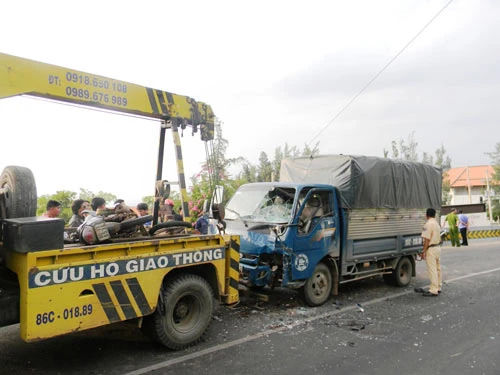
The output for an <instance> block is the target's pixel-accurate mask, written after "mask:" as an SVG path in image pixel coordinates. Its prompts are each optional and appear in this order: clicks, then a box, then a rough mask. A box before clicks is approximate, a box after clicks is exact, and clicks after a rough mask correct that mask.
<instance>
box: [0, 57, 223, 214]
mask: <svg viewBox="0 0 500 375" xmlns="http://www.w3.org/2000/svg"><path fill="white" fill-rule="evenodd" d="M18 95H29V96H34V97H41V98H47V99H52V100H55V101H60V102H68V103H73V104H77V105H82V106H85V107H91V108H102V109H105V110H109V111H113V112H119V113H126V114H131V115H135V116H139V117H145V118H153V119H158V120H160V121H161V122H162V126H161V133H160V148H159V153H158V169H157V181H160V180H161V179H162V169H163V148H164V140H165V130H166V129H167V128H171V129H172V132H173V138H174V143H175V152H176V158H177V169H178V175H179V176H178V177H179V186H180V190H181V198H182V204H183V212H184V213H185V216H186V217H187V215H188V213H189V210H188V207H187V193H186V183H185V177H184V170H183V168H184V167H183V163H182V151H181V147H180V138H179V134H178V128H179V127H180V128H181V129H184V128H185V127H186V126H191V127H192V128H193V133H195V132H197V131H198V129H199V130H200V135H201V140H202V141H210V140H212V139H213V138H214V122H215V115H214V113H213V111H212V108H211V107H210V106H209V105H207V104H205V103H202V102H197V101H195V100H194V99H192V98H190V97H188V96H183V95H177V94H173V93H170V92H167V91H162V90H157V89H153V88H150V87H145V86H140V85H136V84H133V83H129V82H124V81H120V80H117V79H113V78H107V77H103V76H99V75H95V74H90V73H85V72H81V71H78V70H74V69H68V68H64V67H60V66H56V65H50V64H46V63H42V62H38V61H33V60H29V59H25V58H21V57H17V56H12V55H8V54H4V53H0V99H2V98H8V97H12V96H18ZM158 207H159V202H158V201H156V203H155V208H154V217H155V219H154V221H155V223H156V221H157V213H158Z"/></svg>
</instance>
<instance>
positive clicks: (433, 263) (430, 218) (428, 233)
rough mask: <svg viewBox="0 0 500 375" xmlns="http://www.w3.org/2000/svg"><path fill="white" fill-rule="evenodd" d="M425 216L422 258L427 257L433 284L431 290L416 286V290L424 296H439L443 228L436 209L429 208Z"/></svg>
mask: <svg viewBox="0 0 500 375" xmlns="http://www.w3.org/2000/svg"><path fill="white" fill-rule="evenodd" d="M425 216H426V218H427V221H426V223H425V224H424V230H423V231H422V238H423V239H424V248H423V250H422V259H425V262H426V264H427V273H428V275H429V279H430V282H431V285H430V287H429V290H427V291H426V290H424V289H422V288H415V292H417V293H422V295H423V296H424V297H437V295H438V294H439V293H441V286H442V278H441V234H440V232H441V228H440V227H439V223H438V222H437V221H436V210H435V209H434V208H428V209H427V211H426V213H425Z"/></svg>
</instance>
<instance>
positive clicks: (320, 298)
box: [302, 263, 332, 306]
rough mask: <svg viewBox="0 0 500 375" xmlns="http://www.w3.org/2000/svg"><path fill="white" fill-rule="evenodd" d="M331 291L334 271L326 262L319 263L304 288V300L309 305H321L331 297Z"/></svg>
mask: <svg viewBox="0 0 500 375" xmlns="http://www.w3.org/2000/svg"><path fill="white" fill-rule="evenodd" d="M331 291H332V273H331V272H330V269H329V268H328V266H327V265H326V264H324V263H318V265H317V266H316V269H315V270H314V272H313V274H312V276H311V277H310V278H309V279H308V280H307V281H306V283H305V285H304V286H303V288H302V293H303V294H304V300H305V301H306V303H307V305H309V306H320V305H322V304H324V303H325V302H326V300H327V299H328V298H329V297H330V293H331Z"/></svg>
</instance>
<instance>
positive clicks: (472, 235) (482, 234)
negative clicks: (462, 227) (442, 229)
mask: <svg viewBox="0 0 500 375" xmlns="http://www.w3.org/2000/svg"><path fill="white" fill-rule="evenodd" d="M493 237H500V229H491V230H470V231H468V232H467V238H468V239H476V240H478V239H482V238H493ZM458 238H460V239H462V236H461V235H460V232H458ZM443 239H444V240H448V241H450V234H449V233H447V234H446V237H444V238H443Z"/></svg>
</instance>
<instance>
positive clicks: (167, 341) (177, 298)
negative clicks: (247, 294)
mask: <svg viewBox="0 0 500 375" xmlns="http://www.w3.org/2000/svg"><path fill="white" fill-rule="evenodd" d="M213 300H214V298H213V293H212V288H211V287H210V284H208V282H207V281H206V280H205V279H203V278H202V277H200V276H198V275H190V274H185V275H181V276H179V277H177V278H175V279H173V280H171V281H169V282H168V284H167V286H166V287H165V288H164V290H163V295H162V296H160V299H159V301H158V306H157V308H156V311H155V312H154V313H153V315H150V316H148V317H146V318H145V319H144V322H143V325H142V329H143V332H144V333H145V334H146V336H148V337H150V338H151V339H153V340H154V341H156V342H158V343H160V344H162V345H164V346H166V347H167V348H169V349H173V350H179V349H182V348H185V347H187V346H189V345H192V344H195V343H197V342H198V341H200V340H201V339H202V336H203V334H204V333H205V332H206V330H207V329H208V326H209V325H210V322H211V320H212V312H213V308H214V301H213ZM162 301H163V302H162Z"/></svg>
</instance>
